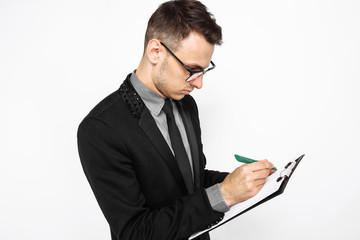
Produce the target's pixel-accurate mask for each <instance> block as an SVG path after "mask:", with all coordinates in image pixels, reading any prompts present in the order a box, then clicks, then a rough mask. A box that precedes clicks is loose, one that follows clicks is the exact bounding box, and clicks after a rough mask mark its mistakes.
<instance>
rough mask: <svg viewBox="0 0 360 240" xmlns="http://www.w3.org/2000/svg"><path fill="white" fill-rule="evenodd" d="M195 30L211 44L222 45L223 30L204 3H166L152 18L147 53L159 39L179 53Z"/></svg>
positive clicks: (191, 0)
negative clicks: (181, 43)
mask: <svg viewBox="0 0 360 240" xmlns="http://www.w3.org/2000/svg"><path fill="white" fill-rule="evenodd" d="M192 31H194V32H196V33H198V34H200V35H202V36H204V37H205V39H206V41H208V42H209V43H210V44H214V45H215V44H216V45H221V44H222V32H221V27H220V26H219V25H218V24H217V23H216V20H215V18H214V16H213V15H212V14H211V13H210V12H209V11H208V9H207V7H206V6H205V5H204V4H202V3H201V2H199V1H196V0H172V1H168V2H165V3H162V4H161V5H160V6H159V8H158V9H157V10H156V11H155V12H154V13H153V15H152V16H151V17H150V19H149V22H148V26H147V29H146V34H145V44H144V51H145V49H146V47H147V44H148V42H149V41H150V40H151V39H159V40H161V41H163V42H164V43H166V45H167V46H169V48H171V49H172V50H174V51H175V50H176V49H177V48H178V47H179V45H180V42H181V41H182V40H183V39H185V38H186V37H188V36H189V34H190V33H191V32H192Z"/></svg>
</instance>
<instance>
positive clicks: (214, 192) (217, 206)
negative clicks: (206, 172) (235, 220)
mask: <svg viewBox="0 0 360 240" xmlns="http://www.w3.org/2000/svg"><path fill="white" fill-rule="evenodd" d="M205 190H206V194H207V196H208V198H209V201H210V205H211V207H212V208H213V209H214V210H215V211H218V212H222V213H225V212H227V211H229V210H230V208H229V206H228V205H227V204H226V202H225V200H224V198H223V196H222V194H221V190H220V185H219V184H215V185H213V186H211V187H209V188H207V189H205Z"/></svg>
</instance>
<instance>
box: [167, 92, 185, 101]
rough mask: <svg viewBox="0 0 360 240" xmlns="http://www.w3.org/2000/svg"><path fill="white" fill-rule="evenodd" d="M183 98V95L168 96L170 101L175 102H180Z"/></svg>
mask: <svg viewBox="0 0 360 240" xmlns="http://www.w3.org/2000/svg"><path fill="white" fill-rule="evenodd" d="M184 97H185V94H176V95H173V96H170V98H171V99H173V100H177V101H180V100H181V99H183V98H184Z"/></svg>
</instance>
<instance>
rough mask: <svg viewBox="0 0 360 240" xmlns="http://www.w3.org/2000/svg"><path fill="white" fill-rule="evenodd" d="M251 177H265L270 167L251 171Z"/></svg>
mask: <svg viewBox="0 0 360 240" xmlns="http://www.w3.org/2000/svg"><path fill="white" fill-rule="evenodd" d="M253 174H254V176H253V179H255V180H257V179H266V178H267V177H268V176H269V174H270V169H262V170H259V171H256V172H253Z"/></svg>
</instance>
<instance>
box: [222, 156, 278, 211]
mask: <svg viewBox="0 0 360 240" xmlns="http://www.w3.org/2000/svg"><path fill="white" fill-rule="evenodd" d="M273 167H274V166H273V164H272V163H271V162H269V161H268V160H267V159H264V160H262V161H258V162H254V163H249V164H244V165H242V166H240V167H238V168H236V169H235V170H234V171H233V172H232V173H230V174H229V175H228V176H227V177H226V178H225V179H224V181H223V182H222V183H220V189H221V193H222V195H223V197H224V200H225V202H226V204H227V205H228V206H231V205H233V204H235V203H238V202H243V201H245V200H247V199H249V198H251V197H253V196H255V195H256V194H257V193H258V192H259V191H260V189H261V188H262V187H263V186H264V184H265V181H266V178H267V177H268V176H269V175H270V174H272V173H274V172H275V171H274V170H271V168H273Z"/></svg>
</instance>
